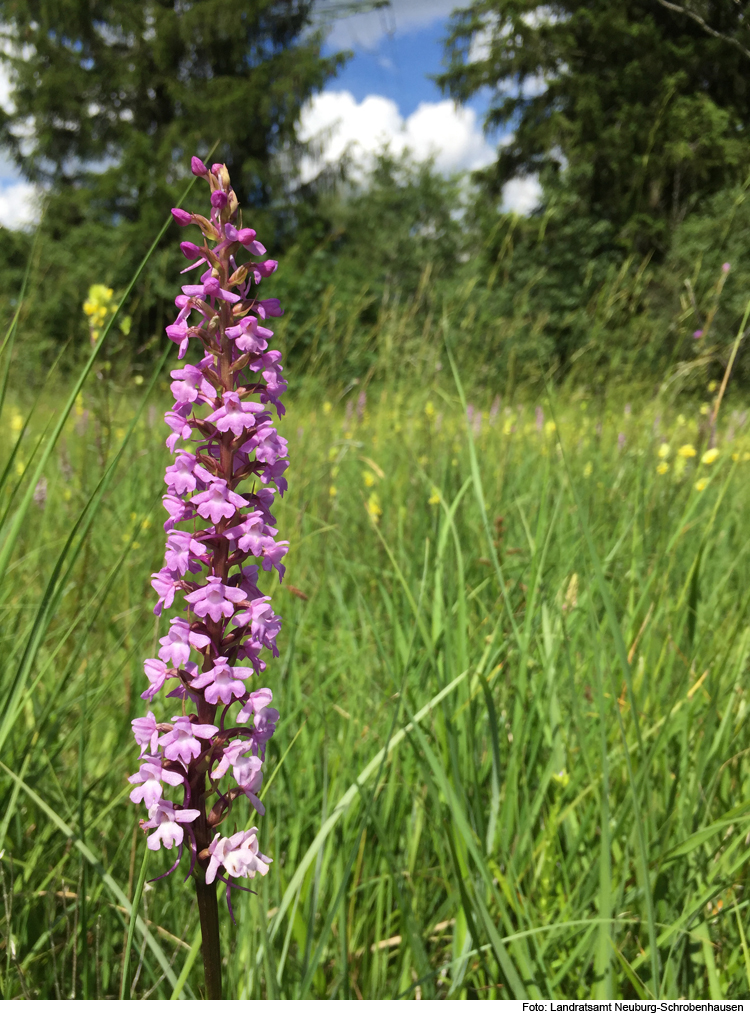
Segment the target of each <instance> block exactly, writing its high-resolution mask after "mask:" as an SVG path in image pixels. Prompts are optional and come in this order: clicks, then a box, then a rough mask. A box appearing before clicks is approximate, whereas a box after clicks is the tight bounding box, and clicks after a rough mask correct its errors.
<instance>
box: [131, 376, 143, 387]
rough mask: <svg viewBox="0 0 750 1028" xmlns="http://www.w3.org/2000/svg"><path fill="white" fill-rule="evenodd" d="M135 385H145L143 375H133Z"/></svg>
mask: <svg viewBox="0 0 750 1028" xmlns="http://www.w3.org/2000/svg"><path fill="white" fill-rule="evenodd" d="M133 385H137V386H142V385H143V375H134V376H133Z"/></svg>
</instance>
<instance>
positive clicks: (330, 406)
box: [323, 400, 333, 414]
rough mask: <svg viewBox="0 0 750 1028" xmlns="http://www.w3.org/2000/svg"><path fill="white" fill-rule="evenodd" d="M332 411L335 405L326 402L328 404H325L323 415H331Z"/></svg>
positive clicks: (328, 401)
mask: <svg viewBox="0 0 750 1028" xmlns="http://www.w3.org/2000/svg"><path fill="white" fill-rule="evenodd" d="M332 410H333V404H332V403H331V401H330V400H326V402H325V403H324V404H323V413H324V414H330V413H331V411H332Z"/></svg>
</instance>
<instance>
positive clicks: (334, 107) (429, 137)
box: [300, 90, 495, 181]
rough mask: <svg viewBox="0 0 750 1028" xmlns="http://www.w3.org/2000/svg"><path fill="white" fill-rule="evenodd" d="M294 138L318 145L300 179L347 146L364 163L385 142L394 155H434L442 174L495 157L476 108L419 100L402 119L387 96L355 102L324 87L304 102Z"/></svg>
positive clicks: (423, 157) (471, 167)
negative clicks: (317, 154) (316, 156)
mask: <svg viewBox="0 0 750 1028" xmlns="http://www.w3.org/2000/svg"><path fill="white" fill-rule="evenodd" d="M300 138H301V139H303V140H304V141H308V142H309V141H312V142H314V143H315V144H316V145H317V146H318V148H319V150H320V160H319V161H313V160H307V161H306V163H305V165H304V166H303V169H302V178H303V180H305V181H308V180H309V179H311V178H312V177H313V176H314V175H315V174H316V172H317V171H318V170H319V168H320V167H321V166H322V165H323V164H325V163H327V162H329V161H335V160H338V159H339V158H340V157H341V156H342V155H343V154H344V152H345V151H347V150H349V152H350V153H351V154H352V156H353V157H354V158H355V160H356V161H357V162H358V163H361V164H363V165H365V166H366V165H367V163H368V162H369V160H370V159H371V158H372V155H373V154H375V153H377V152H378V151H380V150H382V149H383V147H384V146H386V145H389V146H390V148H391V150H392V151H393V152H394V153H398V154H400V153H402V152H403V151H404V149H407V148H408V149H409V150H410V151H411V154H412V156H413V157H414V158H416V159H417V160H426V159H427V158H428V157H431V156H434V158H435V167H436V168H437V170H438V171H441V172H444V173H450V172H454V171H464V170H474V169H476V168H481V167H484V166H485V165H487V164H490V163H491V162H492V161H493V160H494V158H495V151H494V149H493V148H492V147H491V146H490V145H489V143H488V142H487V141H486V139H485V138H484V136H483V135H482V130H481V128H480V126H479V125H478V119H477V115H476V113H475V112H474V111H473V110H472V109H471V108H470V107H457V106H456V105H455V104H454V103H453V101H452V100H441V101H440V102H439V103H421V104H420V105H419V107H417V109H416V111H414V112H413V113H412V114H410V115H409V117H408V118H406V119H403V118H402V117H401V114H400V112H399V109H398V106H397V105H396V103H395V102H394V101H393V100H390V99H388V97H385V96H375V95H371V96H367V97H365V99H364V100H362V101H361V103H357V101H356V100H355V99H354V97H353V96H352V94H351V93H350V92H348V91H347V90H339V91H337V90H326V91H325V92H323V93H319V94H318V95H317V96H316V97H314V98H313V99H312V100H311V101H310V102H309V103H308V104H307V105H306V106H305V108H304V110H303V112H302V117H301V124H300Z"/></svg>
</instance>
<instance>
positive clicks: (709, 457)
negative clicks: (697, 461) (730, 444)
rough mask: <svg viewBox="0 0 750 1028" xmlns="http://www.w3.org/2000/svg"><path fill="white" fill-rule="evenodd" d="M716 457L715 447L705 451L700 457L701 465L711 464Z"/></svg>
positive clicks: (717, 453) (717, 454)
mask: <svg viewBox="0 0 750 1028" xmlns="http://www.w3.org/2000/svg"><path fill="white" fill-rule="evenodd" d="M718 456H719V451H718V450H717V448H716V447H715V446H712V447H711V449H710V450H706V452H705V453H704V454H703V456H702V457H701V464H713V462H714V461H715V460H716V458H717V457H718Z"/></svg>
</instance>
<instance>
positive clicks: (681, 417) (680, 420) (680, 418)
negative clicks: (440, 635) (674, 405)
mask: <svg viewBox="0 0 750 1028" xmlns="http://www.w3.org/2000/svg"><path fill="white" fill-rule="evenodd" d="M677 424H678V425H679V426H680V427H682V426H683V425H684V424H685V415H684V414H678V415H677Z"/></svg>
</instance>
